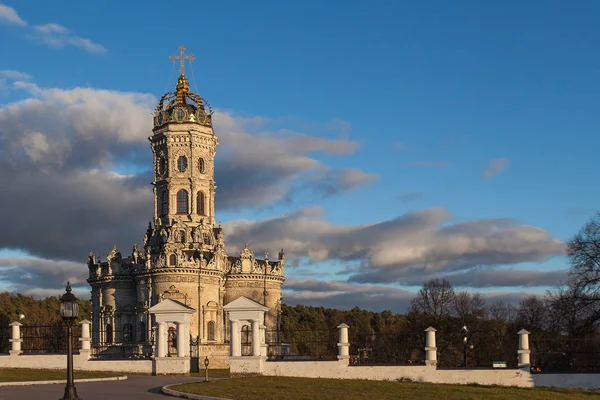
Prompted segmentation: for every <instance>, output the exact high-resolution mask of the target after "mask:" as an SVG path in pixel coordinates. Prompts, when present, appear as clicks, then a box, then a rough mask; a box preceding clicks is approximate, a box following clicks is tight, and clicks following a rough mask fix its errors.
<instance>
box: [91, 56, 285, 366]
mask: <svg viewBox="0 0 600 400" xmlns="http://www.w3.org/2000/svg"><path fill="white" fill-rule="evenodd" d="M179 51H180V53H179V55H173V56H171V60H172V61H173V62H175V61H179V63H180V69H179V72H180V75H179V78H178V80H177V83H176V86H175V91H174V92H169V93H166V94H165V95H163V96H162V98H161V99H160V101H159V102H158V105H157V106H156V110H155V113H154V128H153V129H152V135H151V136H150V137H149V138H148V139H149V141H150V147H151V149H152V153H153V155H154V181H153V182H152V186H153V188H152V190H153V194H154V210H153V213H154V218H153V220H152V222H150V223H149V225H148V228H147V230H146V232H145V234H144V239H143V243H142V245H141V247H140V246H139V245H137V244H135V245H133V248H132V250H131V254H129V255H125V256H124V255H123V254H122V253H121V252H120V251H119V250H118V249H117V246H116V245H115V246H114V247H113V249H112V250H111V251H110V252H109V253H108V254H107V257H106V259H105V260H102V259H101V257H100V256H96V255H94V254H93V253H91V252H90V254H89V256H88V268H89V278H88V280H87V282H88V283H89V284H90V285H91V294H92V296H91V299H92V347H93V349H94V351H95V354H96V355H98V356H102V355H106V356H130V357H133V356H144V355H148V354H151V353H152V345H153V343H154V340H155V335H156V329H155V324H154V321H153V317H152V315H151V314H150V313H149V311H148V310H149V309H150V308H152V307H153V306H155V305H156V304H158V303H160V302H161V301H162V300H164V299H171V300H174V301H176V302H179V303H181V304H182V305H184V306H185V307H189V308H190V312H192V310H193V313H192V315H191V319H190V326H189V336H190V346H191V348H190V349H191V354H192V357H194V355H195V356H196V357H198V356H199V357H202V358H204V357H205V356H212V359H216V360H219V359H221V360H223V362H224V363H226V361H225V360H226V359H227V356H228V352H229V345H228V342H229V336H230V332H229V331H228V330H229V328H228V324H227V315H226V314H227V312H226V311H225V310H224V309H223V306H225V305H227V304H228V303H230V302H232V301H234V300H236V299H238V298H240V297H241V296H245V297H247V298H249V299H252V300H254V301H256V302H257V303H260V304H262V305H264V306H266V307H268V308H269V311H268V312H267V314H266V315H265V321H264V323H265V326H266V330H267V332H269V331H271V332H275V331H278V329H279V325H280V312H281V286H282V284H283V282H284V281H285V277H284V267H285V255H284V252H283V249H282V250H281V251H280V252H279V254H278V255H277V258H276V259H274V260H270V259H269V252H267V251H265V253H264V257H263V258H262V259H259V258H257V257H256V256H255V253H254V252H253V251H252V250H251V249H250V248H249V247H248V246H247V245H246V246H245V247H244V248H243V249H242V250H241V251H240V253H239V255H229V254H228V253H227V250H226V246H225V232H224V230H223V228H222V225H221V223H219V224H218V225H217V223H216V219H215V190H216V188H217V186H216V185H215V154H216V149H217V146H218V144H219V140H218V137H217V135H215V132H214V130H213V125H212V109H211V108H210V105H209V104H208V102H207V101H206V100H205V99H204V98H202V97H200V96H199V95H198V94H196V93H194V92H192V91H191V90H190V86H189V83H188V80H187V78H186V76H185V64H184V63H185V61H186V60H189V61H190V62H191V61H193V60H194V56H193V55H191V54H190V55H185V47H183V46H180V47H179ZM245 328H246V329H247V328H248V327H246V326H245V327H242V337H243V333H244V329H245ZM174 332H175V331H174V328H173V327H170V328H169V333H170V334H174ZM169 343H171V344H172V343H175V341H174V340H170V341H169ZM194 353H195V354H194ZM216 366H217V365H215V367H216Z"/></svg>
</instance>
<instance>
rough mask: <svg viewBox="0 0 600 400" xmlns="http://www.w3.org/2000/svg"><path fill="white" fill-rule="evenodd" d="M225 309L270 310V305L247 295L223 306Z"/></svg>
mask: <svg viewBox="0 0 600 400" xmlns="http://www.w3.org/2000/svg"><path fill="white" fill-rule="evenodd" d="M223 310H225V311H269V308H268V307H265V306H263V305H262V304H260V303H259V302H257V301H254V300H252V299H249V298H247V297H245V296H241V297H238V298H237V299H235V300H234V301H232V302H231V303H228V304H227V305H226V306H224V307H223Z"/></svg>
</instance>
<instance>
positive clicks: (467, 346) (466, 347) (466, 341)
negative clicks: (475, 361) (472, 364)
mask: <svg viewBox="0 0 600 400" xmlns="http://www.w3.org/2000/svg"><path fill="white" fill-rule="evenodd" d="M462 331H463V367H464V368H467V352H468V351H469V350H473V345H472V344H471V345H470V344H469V330H468V329H467V326H466V325H465V326H463V327H462Z"/></svg>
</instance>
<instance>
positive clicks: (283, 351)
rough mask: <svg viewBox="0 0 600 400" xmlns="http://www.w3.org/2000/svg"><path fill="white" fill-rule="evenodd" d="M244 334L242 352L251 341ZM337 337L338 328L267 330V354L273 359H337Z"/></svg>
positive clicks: (246, 349) (247, 348)
mask: <svg viewBox="0 0 600 400" xmlns="http://www.w3.org/2000/svg"><path fill="white" fill-rule="evenodd" d="M243 334H244V332H242V354H245V353H244V351H246V352H247V351H248V350H249V349H250V347H251V341H248V340H247V339H246V337H244V335H243ZM337 338H338V336H337V330H296V331H277V330H267V331H266V343H267V356H268V357H269V359H271V360H336V359H337ZM245 339H246V340H245Z"/></svg>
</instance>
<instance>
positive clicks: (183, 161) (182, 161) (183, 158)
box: [177, 156, 188, 172]
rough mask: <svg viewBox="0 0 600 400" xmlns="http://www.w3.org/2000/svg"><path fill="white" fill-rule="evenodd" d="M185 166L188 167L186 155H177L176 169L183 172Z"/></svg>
mask: <svg viewBox="0 0 600 400" xmlns="http://www.w3.org/2000/svg"><path fill="white" fill-rule="evenodd" d="M187 167H188V164H187V158H186V156H181V157H179V158H178V159H177V169H178V170H179V172H185V170H186V169H187Z"/></svg>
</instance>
